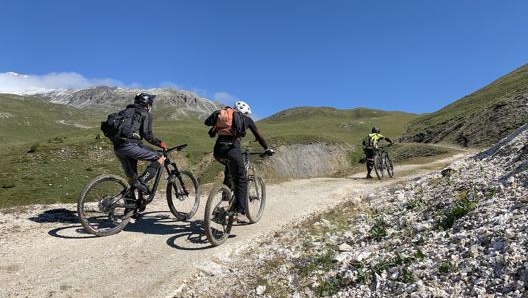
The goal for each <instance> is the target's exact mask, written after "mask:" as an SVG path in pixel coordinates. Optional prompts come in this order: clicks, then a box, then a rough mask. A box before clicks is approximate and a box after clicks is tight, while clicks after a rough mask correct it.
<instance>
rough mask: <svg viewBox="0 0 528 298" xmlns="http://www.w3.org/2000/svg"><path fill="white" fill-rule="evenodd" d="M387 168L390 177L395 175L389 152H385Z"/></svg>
mask: <svg viewBox="0 0 528 298" xmlns="http://www.w3.org/2000/svg"><path fill="white" fill-rule="evenodd" d="M384 160H385V170H386V171H387V174H388V175H389V177H391V178H392V177H394V166H393V165H392V160H391V159H390V157H389V154H387V153H385V158H384Z"/></svg>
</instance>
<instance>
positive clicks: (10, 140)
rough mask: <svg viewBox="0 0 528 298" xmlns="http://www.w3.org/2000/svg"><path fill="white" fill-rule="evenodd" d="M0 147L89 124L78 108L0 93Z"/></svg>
mask: <svg viewBox="0 0 528 298" xmlns="http://www.w3.org/2000/svg"><path fill="white" fill-rule="evenodd" d="M0 102H1V105H0V131H2V133H1V134H0V147H4V146H7V145H13V144H20V143H27V142H35V141H36V142H39V141H42V140H48V139H52V138H54V137H57V136H61V135H68V134H75V133H76V132H79V131H82V130H83V129H84V128H86V127H90V126H92V125H93V121H92V116H91V115H87V114H86V113H85V112H82V111H80V110H79V109H76V108H73V107H69V106H65V105H60V104H51V103H48V102H45V101H43V100H41V99H38V98H35V97H23V96H17V95H11V94H0Z"/></svg>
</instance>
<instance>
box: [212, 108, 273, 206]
mask: <svg viewBox="0 0 528 298" xmlns="http://www.w3.org/2000/svg"><path fill="white" fill-rule="evenodd" d="M222 110H226V114H228V113H227V111H229V112H232V114H231V115H232V116H231V118H230V121H232V124H231V126H232V127H230V128H229V129H227V130H226V129H225V128H223V129H220V128H219V127H218V126H219V125H218V118H219V117H223V111H222ZM222 110H216V111H214V112H213V113H212V114H211V115H210V116H209V117H208V118H207V119H206V120H205V122H204V124H205V125H207V126H211V129H210V130H209V136H210V137H211V138H214V137H215V136H217V135H218V137H217V139H216V143H215V145H214V149H213V156H214V158H215V159H216V160H217V161H219V162H220V163H222V164H224V165H225V169H224V184H225V185H227V186H230V188H231V189H233V187H234V189H233V190H234V193H235V198H236V204H237V212H238V213H239V214H242V215H244V214H245V207H246V206H244V205H245V197H246V195H247V178H246V168H245V167H244V160H243V158H242V150H241V149H240V139H241V138H242V137H244V136H245V132H246V130H247V129H248V128H249V130H250V131H251V133H253V135H254V136H255V138H256V139H257V141H258V143H259V144H260V146H262V148H264V150H265V154H267V155H273V153H274V151H273V149H271V148H269V147H268V144H267V143H266V140H265V139H264V137H262V134H261V133H260V131H259V129H258V128H257V125H256V124H255V122H254V121H253V119H251V117H249V115H250V114H251V108H250V106H249V105H248V104H247V103H246V102H244V101H241V100H239V101H237V102H236V103H235V108H234V109H232V108H230V107H225V108H224V109H222ZM230 110H231V111H230ZM226 131H227V132H226ZM230 169H231V171H232V173H230V172H229V170H230ZM230 176H231V178H233V183H234V185H230V182H231V179H229V178H230Z"/></svg>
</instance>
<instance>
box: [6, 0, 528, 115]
mask: <svg viewBox="0 0 528 298" xmlns="http://www.w3.org/2000/svg"><path fill="white" fill-rule="evenodd" d="M0 3H1V11H2V17H1V18H0V32H1V33H0V36H1V39H2V46H0V73H7V72H11V71H12V72H17V73H20V74H27V75H31V76H35V77H37V78H38V77H47V78H49V76H53V75H57V74H59V75H60V74H62V75H63V76H62V78H64V77H67V76H68V75H74V76H77V78H78V77H81V78H82V79H83V80H85V81H88V82H101V81H105V80H106V81H110V82H113V83H115V84H116V85H122V86H140V87H144V88H152V87H163V86H173V87H176V88H178V89H184V90H191V91H194V92H196V93H198V94H199V95H201V96H204V97H207V98H210V99H219V100H221V101H223V102H225V103H230V102H232V101H233V100H234V99H235V98H241V99H244V100H246V101H247V102H248V103H249V104H250V105H251V106H252V108H253V110H254V111H255V113H256V114H257V115H259V116H261V117H266V116H269V115H271V114H273V113H276V112H279V111H281V110H284V109H287V108H291V107H298V106H331V107H336V108H343V109H348V108H355V107H371V108H378V109H383V110H401V111H407V112H413V113H427V112H434V111H436V110H438V109H440V108H442V107H444V106H445V105H447V104H449V103H451V102H453V101H456V100H458V99H460V98H462V97H463V96H465V95H468V94H470V93H472V92H474V91H476V90H478V89H480V88H481V87H484V86H485V85H487V84H489V83H491V82H492V81H493V80H495V79H497V78H499V77H500V76H502V75H505V74H507V73H509V72H510V71H512V70H514V69H516V68H517V67H520V66H522V65H524V64H526V63H528V1H525V0H508V1H500V0H494V1H491V0H430V1H424V0H398V1H396V0H320V1H315V0H302V1H301V0H299V1H288V0H266V1H257V0H255V1H251V0H222V1H220V0H210V1H205V0H192V1H191V0H185V1H180V0H149V1H146V0H145V1H139V0H126V1H124V0H123V1H117V0H90V1H73V0H48V1H42V0H36V1H35V0H0ZM58 78H59V79H60V78H61V76H58ZM56 80H57V79H55V83H56V84H60V82H59V83H57V82H56ZM65 80H66V79H65ZM52 81H53V80H52ZM4 82H5V80H4ZM73 87H74V86H73ZM1 88H2V86H1V84H0V91H1ZM4 88H5V87H4Z"/></svg>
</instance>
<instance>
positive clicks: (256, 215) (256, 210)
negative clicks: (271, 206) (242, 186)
mask: <svg viewBox="0 0 528 298" xmlns="http://www.w3.org/2000/svg"><path fill="white" fill-rule="evenodd" d="M247 185H248V191H247V197H246V206H247V208H246V216H247V218H248V219H249V222H250V223H256V222H258V221H259V220H260V218H261V217H262V214H263V213H264V207H265V206H266V185H265V184H264V180H263V179H262V178H261V177H259V176H255V177H250V178H249V180H248V184H247Z"/></svg>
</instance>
